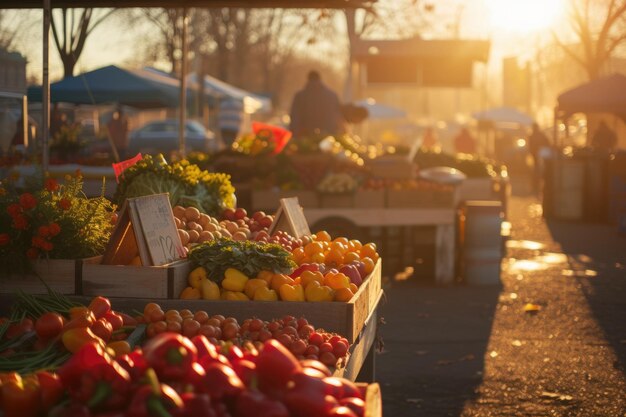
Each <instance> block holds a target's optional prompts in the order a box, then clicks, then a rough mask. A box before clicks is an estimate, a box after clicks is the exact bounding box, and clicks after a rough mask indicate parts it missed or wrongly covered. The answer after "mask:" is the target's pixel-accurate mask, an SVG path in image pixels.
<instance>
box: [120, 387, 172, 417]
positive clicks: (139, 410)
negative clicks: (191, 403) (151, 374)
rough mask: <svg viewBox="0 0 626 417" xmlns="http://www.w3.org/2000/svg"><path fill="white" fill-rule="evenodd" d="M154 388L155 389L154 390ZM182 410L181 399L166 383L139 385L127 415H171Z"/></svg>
mask: <svg viewBox="0 0 626 417" xmlns="http://www.w3.org/2000/svg"><path fill="white" fill-rule="evenodd" d="M155 388H156V390H155ZM182 410H183V400H182V399H181V398H180V396H179V395H178V394H177V393H176V391H174V389H172V387H170V386H169V385H166V384H159V383H157V384H156V387H153V386H152V384H151V385H143V386H141V387H140V388H139V389H138V390H137V391H136V392H135V395H134V396H133V399H132V400H131V403H130V405H129V406H128V410H127V413H126V415H127V416H128V417H173V416H175V415H179V413H180V412H182Z"/></svg>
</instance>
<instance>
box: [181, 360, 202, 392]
mask: <svg viewBox="0 0 626 417" xmlns="http://www.w3.org/2000/svg"><path fill="white" fill-rule="evenodd" d="M205 379H206V371H205V370H204V368H203V367H202V365H200V364H199V363H198V362H194V363H192V364H191V368H190V369H189V374H188V375H187V378H186V382H188V383H189V384H191V385H192V386H193V388H194V389H195V390H196V391H200V390H201V389H202V386H203V385H204V380H205ZM177 391H178V390H177ZM179 392H180V391H179Z"/></svg>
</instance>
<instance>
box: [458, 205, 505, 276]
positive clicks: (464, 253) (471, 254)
mask: <svg viewBox="0 0 626 417" xmlns="http://www.w3.org/2000/svg"><path fill="white" fill-rule="evenodd" d="M460 216H461V220H460V222H459V223H460V224H459V232H460V234H461V236H460V243H461V259H460V263H461V265H460V266H461V277H462V279H463V280H464V281H465V282H466V283H468V284H470V285H497V284H500V266H501V263H502V256H503V245H502V217H503V213H502V204H501V203H500V202H499V201H478V200H474V201H466V202H465V203H464V204H463V205H462V206H461V209H460Z"/></svg>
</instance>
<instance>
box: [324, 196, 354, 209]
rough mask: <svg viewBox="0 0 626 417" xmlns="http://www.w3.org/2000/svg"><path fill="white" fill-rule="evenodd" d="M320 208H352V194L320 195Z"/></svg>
mask: <svg viewBox="0 0 626 417" xmlns="http://www.w3.org/2000/svg"><path fill="white" fill-rule="evenodd" d="M319 198H320V207H321V208H352V207H354V194H352V193H350V194H347V193H346V194H329V193H320V194H319Z"/></svg>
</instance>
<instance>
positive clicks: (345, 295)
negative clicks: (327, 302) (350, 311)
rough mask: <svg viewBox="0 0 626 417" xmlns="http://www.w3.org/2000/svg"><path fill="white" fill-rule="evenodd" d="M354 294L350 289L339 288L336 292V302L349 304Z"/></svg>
mask: <svg viewBox="0 0 626 417" xmlns="http://www.w3.org/2000/svg"><path fill="white" fill-rule="evenodd" d="M353 296H354V293H353V292H352V291H351V290H350V289H349V288H339V289H338V290H337V291H335V301H343V302H346V303H347V302H348V301H350V300H351V299H352V297H353Z"/></svg>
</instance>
